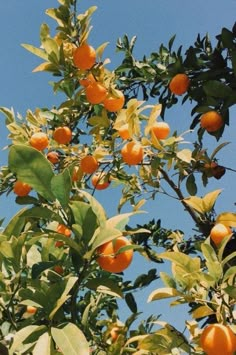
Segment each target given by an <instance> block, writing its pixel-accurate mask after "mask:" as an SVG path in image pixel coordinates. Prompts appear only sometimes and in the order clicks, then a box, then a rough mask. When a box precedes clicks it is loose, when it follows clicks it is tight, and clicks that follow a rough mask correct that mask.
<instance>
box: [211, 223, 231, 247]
mask: <svg viewBox="0 0 236 355" xmlns="http://www.w3.org/2000/svg"><path fill="white" fill-rule="evenodd" d="M231 234H232V231H231V229H230V228H229V227H228V226H225V225H224V224H222V223H217V224H215V225H214V227H213V228H212V229H211V231H210V238H211V240H212V241H213V242H214V244H215V245H216V246H219V245H220V243H221V242H222V240H223V239H224V238H225V237H227V236H229V235H231Z"/></svg>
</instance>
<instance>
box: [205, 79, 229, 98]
mask: <svg viewBox="0 0 236 355" xmlns="http://www.w3.org/2000/svg"><path fill="white" fill-rule="evenodd" d="M203 90H204V92H205V93H206V95H208V96H213V97H217V98H223V99H224V98H226V97H228V96H230V95H231V94H232V89H231V88H230V87H229V86H227V85H226V84H224V83H222V82H220V81H217V80H209V81H207V82H206V83H204V84H203Z"/></svg>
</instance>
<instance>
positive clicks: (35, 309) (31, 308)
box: [26, 306, 37, 314]
mask: <svg viewBox="0 0 236 355" xmlns="http://www.w3.org/2000/svg"><path fill="white" fill-rule="evenodd" d="M26 312H27V313H29V314H35V313H36V312H37V308H36V307H34V306H27V308H26Z"/></svg>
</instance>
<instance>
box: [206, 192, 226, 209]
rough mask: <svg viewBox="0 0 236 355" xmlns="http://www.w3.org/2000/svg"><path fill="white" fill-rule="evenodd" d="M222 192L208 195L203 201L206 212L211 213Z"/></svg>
mask: <svg viewBox="0 0 236 355" xmlns="http://www.w3.org/2000/svg"><path fill="white" fill-rule="evenodd" d="M221 191H222V190H215V191H212V192H209V193H208V194H206V195H205V196H204V197H203V199H202V203H203V208H204V211H205V212H210V211H211V210H212V208H213V207H214V205H215V202H216V200H217V198H218V196H219V194H220V193H221Z"/></svg>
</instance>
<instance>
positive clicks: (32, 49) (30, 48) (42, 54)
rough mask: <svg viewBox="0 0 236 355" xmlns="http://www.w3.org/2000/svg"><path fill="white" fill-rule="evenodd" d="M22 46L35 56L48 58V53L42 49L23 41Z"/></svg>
mask: <svg viewBox="0 0 236 355" xmlns="http://www.w3.org/2000/svg"><path fill="white" fill-rule="evenodd" d="M22 47H24V48H25V49H27V51H29V52H31V53H33V54H34V55H36V56H37V57H40V58H42V59H44V60H48V55H47V53H45V51H44V50H42V49H39V48H37V47H34V46H32V45H31V44H25V43H23V44H22Z"/></svg>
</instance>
